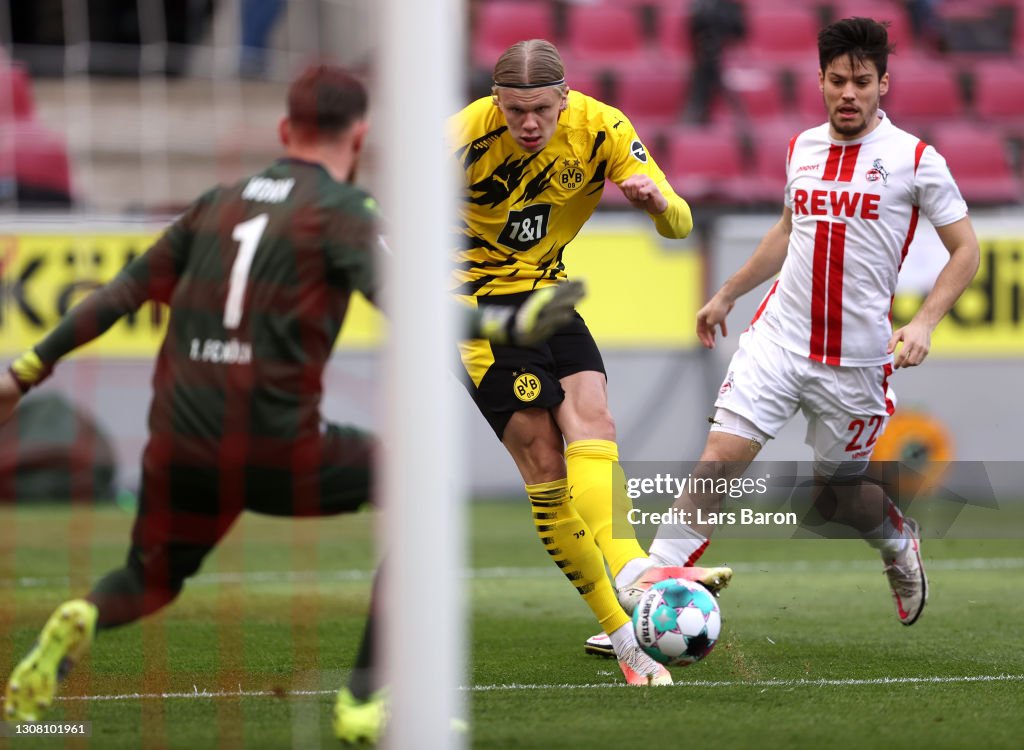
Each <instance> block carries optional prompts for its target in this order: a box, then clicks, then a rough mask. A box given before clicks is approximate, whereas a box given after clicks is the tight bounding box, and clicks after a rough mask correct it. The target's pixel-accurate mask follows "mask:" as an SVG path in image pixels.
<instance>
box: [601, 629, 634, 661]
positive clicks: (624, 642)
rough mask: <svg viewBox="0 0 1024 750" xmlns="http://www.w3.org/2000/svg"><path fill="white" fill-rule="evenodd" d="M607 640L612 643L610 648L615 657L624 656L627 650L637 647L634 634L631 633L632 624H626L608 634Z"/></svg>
mask: <svg viewBox="0 0 1024 750" xmlns="http://www.w3.org/2000/svg"><path fill="white" fill-rule="evenodd" d="M608 638H609V639H610V640H611V642H612V648H613V649H615V655H616V656H622V655H624V654H625V653H626V652H627V651H629V649H631V648H632V647H633V646H636V645H637V642H636V633H634V632H633V623H632V622H627V623H626V624H625V625H623V626H622V627H620V628H616V629H615V630H614V631H612V632H611V633H609V634H608Z"/></svg>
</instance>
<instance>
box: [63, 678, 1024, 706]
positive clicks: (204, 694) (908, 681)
mask: <svg viewBox="0 0 1024 750" xmlns="http://www.w3.org/2000/svg"><path fill="white" fill-rule="evenodd" d="M978 682H1024V674H998V675H964V676H959V677H940V676H936V677H873V678H848V679H820V680H808V679H796V680H681V681H679V682H676V683H675V685H674V687H679V688H721V687H753V688H792V687H812V688H822V687H858V686H864V685H946V684H969V683H978ZM629 687H631V686H630V685H626V684H625V683H624V682H601V683H594V684H583V685H579V684H572V683H561V684H550V685H544V684H522V683H509V684H501V685H473V686H471V687H468V688H462V689H463V690H465V691H467V692H471V693H494V692H506V691H507V692H513V691H519V690H607V689H611V688H629ZM336 692H337V691H336V690H288V691H273V690H241V689H239V690H199V689H198V688H193V690H192V691H191V692H190V691H183V692H177V693H124V694H121V695H62V696H58V697H57V700H59V701H131V700H157V699H160V700H165V699H172V698H184V699H192V700H194V699H198V698H262V697H277V698H283V697H303V696H319V695H334V693H336Z"/></svg>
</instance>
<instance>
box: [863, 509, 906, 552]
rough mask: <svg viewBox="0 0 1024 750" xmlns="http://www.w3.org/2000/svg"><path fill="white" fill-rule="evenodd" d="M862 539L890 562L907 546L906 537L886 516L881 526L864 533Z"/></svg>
mask: <svg viewBox="0 0 1024 750" xmlns="http://www.w3.org/2000/svg"><path fill="white" fill-rule="evenodd" d="M864 541H865V542H867V543H868V544H870V545H871V546H872V547H874V548H875V549H877V550H878V551H879V552H881V553H882V558H883V559H884V560H885V561H886V562H892V561H893V560H895V559H896V556H897V555H899V554H900V553H901V552H902V551H903V550H905V549H906V548H907V542H908V539H907V537H906V536H904V535H903V533H902V532H901V531H899V530H898V529H897V528H896V527H895V526H894V525H893V523H892V521H891V520H890V519H888V518H886V519H885V521H884V522H883V523H882V525H881V526H879V527H878V528H877V529H875V530H874V531H869V532H868V533H867V534H865V535H864Z"/></svg>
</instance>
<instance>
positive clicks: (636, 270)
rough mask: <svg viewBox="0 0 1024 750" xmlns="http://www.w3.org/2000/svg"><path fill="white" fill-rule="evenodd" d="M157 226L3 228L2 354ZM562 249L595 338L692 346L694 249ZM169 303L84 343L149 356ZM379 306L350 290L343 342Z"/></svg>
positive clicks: (375, 328)
mask: <svg viewBox="0 0 1024 750" xmlns="http://www.w3.org/2000/svg"><path fill="white" fill-rule="evenodd" d="M157 236H158V232H156V231H152V232H138V231H134V232H133V231H125V232H118V231H116V230H110V231H103V232H87V233H81V234H71V233H62V232H46V233H43V232H25V233H21V232H18V233H9V234H2V233H0V356H6V357H10V356H14V355H17V354H19V353H20V352H22V351H24V350H25V349H27V348H29V347H31V346H32V345H33V344H34V343H35V342H36V341H38V340H39V339H40V338H41V337H42V336H44V335H45V334H46V332H47V331H49V330H50V329H51V328H53V327H54V326H55V325H56V324H57V322H58V321H59V320H60V318H61V316H62V315H63V314H64V313H65V312H67V310H68V309H70V308H71V307H72V306H73V305H74V304H76V303H77V302H79V301H81V299H82V298H83V297H84V296H85V295H86V294H88V293H89V292H90V291H91V290H93V289H95V288H97V287H98V286H100V285H101V284H103V283H105V282H106V281H108V280H109V279H111V278H113V277H114V276H115V275H116V274H117V272H118V271H120V270H121V268H123V267H124V266H125V265H126V264H127V263H129V262H130V261H131V260H132V258H134V257H136V256H137V255H139V254H141V253H143V252H145V251H146V249H147V248H148V247H149V244H150V243H151V242H152V241H153V240H154V239H155V238H156V237H157ZM567 255H568V256H569V258H568V259H567V260H568V265H569V269H570V270H571V271H572V276H573V278H582V279H585V280H586V282H587V285H588V289H589V297H588V299H586V300H585V301H584V302H583V304H582V305H581V307H580V312H581V314H582V315H583V316H584V317H585V318H586V320H587V323H588V325H589V326H590V328H591V330H592V331H594V334H595V336H596V337H597V338H598V340H599V341H600V342H601V343H602V344H604V345H609V346H616V347H640V348H653V347H665V346H671V347H677V346H692V345H693V344H694V342H695V341H696V338H695V336H694V334H693V322H692V321H693V319H694V314H695V313H696V310H697V307H698V300H699V296H700V291H699V284H700V276H701V273H700V267H701V266H700V262H699V259H698V257H697V256H696V254H695V253H692V252H685V251H675V250H671V251H666V250H665V249H664V248H663V247H661V245H660V244H659V240H658V239H657V238H656V236H654V234H653V233H652V232H650V231H644V230H641V229H634V230H626V231H621V230H617V231H598V232H592V233H590V234H584V235H581V236H580V237H578V238H577V239H576V241H575V242H573V244H572V246H571V247H570V250H569V251H568V253H567ZM166 316H167V311H166V310H165V309H163V308H162V307H161V306H159V305H153V304H147V305H144V306H143V307H142V308H141V309H140V310H139V311H138V313H137V314H135V315H133V316H129V317H126V318H124V319H122V320H121V321H120V322H119V323H118V324H117V325H115V326H114V327H113V328H111V329H110V330H109V331H108V332H107V333H106V334H105V335H104V336H102V337H101V338H99V339H97V340H96V341H93V342H92V343H91V344H89V345H88V346H86V347H83V348H82V350H81V352H82V353H84V354H89V355H92V356H108V357H142V356H152V355H154V354H155V353H156V351H157V349H158V348H159V344H160V341H161V339H162V337H163V332H164V329H165V327H166ZM382 326H383V322H382V318H381V315H380V314H379V313H378V312H377V311H376V310H375V309H374V308H373V307H372V306H371V305H370V304H369V303H368V302H366V300H364V299H363V298H362V297H361V296H359V295H355V296H354V297H353V300H352V305H351V307H350V310H349V315H348V317H347V318H346V321H345V327H344V329H343V330H342V333H341V336H340V338H339V345H340V346H341V347H343V348H345V349H366V348H371V347H373V346H375V345H376V344H377V343H378V342H379V340H380V335H381V330H382Z"/></svg>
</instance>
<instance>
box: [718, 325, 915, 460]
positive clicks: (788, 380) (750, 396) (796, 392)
mask: <svg viewBox="0 0 1024 750" xmlns="http://www.w3.org/2000/svg"><path fill="white" fill-rule="evenodd" d="M890 374H892V365H891V364H884V365H875V366H871V367H835V366H832V365H826V364H822V363H821V362H816V361H814V360H813V359H808V358H807V357H803V356H800V355H799V354H795V353H793V352H791V351H789V350H788V349H784V348H782V347H781V346H779V345H778V344H776V343H774V342H772V341H769V340H768V339H767V338H765V337H764V335H763V334H758V333H757V332H755V331H749V330H748V331H746V332H744V333H743V334H742V335H741V336H740V346H739V349H738V350H737V352H736V354H734V355H733V358H732V361H731V362H730V363H729V371H728V373H727V374H726V376H725V380H724V381H723V382H722V387H721V388H720V389H719V390H718V399H717V400H716V401H715V406H716V407H718V408H719V409H726V410H728V411H731V412H733V413H734V414H738V415H739V416H741V417H744V418H746V419H748V420H750V422H752V423H753V425H754V426H755V427H757V428H758V429H759V430H761V431H763V432H764V433H765V434H767V435H768V436H769V437H775V436H776V435H777V434H778V432H779V430H781V429H782V427H783V426H784V425H785V424H786V423H787V422H788V421H789V420H790V419H792V418H793V415H795V414H796V412H797V409H799V410H800V411H802V412H803V413H804V415H805V416H806V417H807V436H806V438H805V441H806V442H807V444H808V445H809V446H811V447H812V448H813V449H814V460H815V464H816V471H817V472H818V473H821V474H824V475H826V476H832V475H835V474H837V473H840V474H853V473H859V472H861V471H863V470H864V468H866V467H867V463H868V461H869V460H870V458H871V453H872V451H873V450H874V448H875V443H876V442H877V440H878V438H879V437H880V436H881V434H882V432H883V431H884V430H885V426H886V424H887V423H888V421H889V416H890V415H891V414H892V413H893V410H894V409H895V406H896V394H895V393H893V391H892V389H891V388H889V382H888V381H889V375H890ZM723 428H724V431H725V432H730V430H729V429H728V427H727V425H723V426H721V427H719V428H718V429H719V430H723ZM737 434H739V433H737ZM742 437H749V436H748V435H747V434H746V432H744V433H743V434H742Z"/></svg>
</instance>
